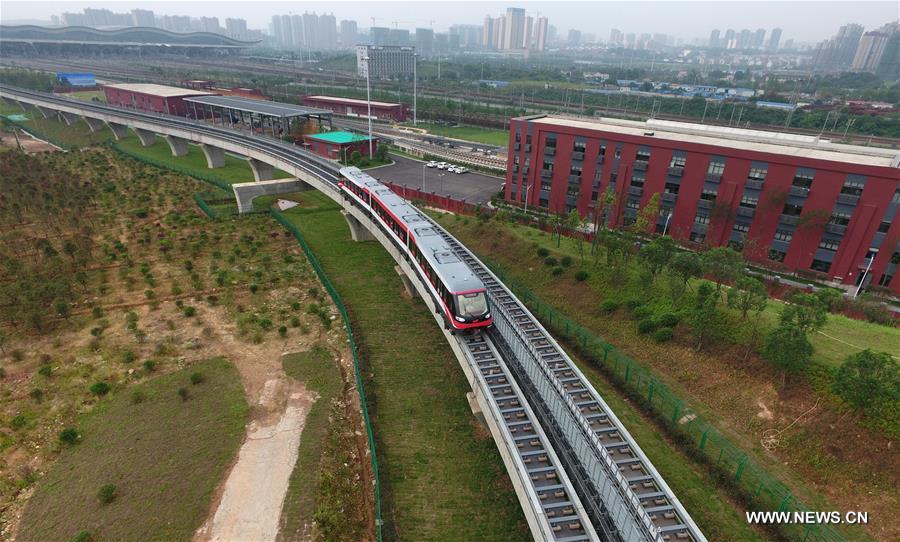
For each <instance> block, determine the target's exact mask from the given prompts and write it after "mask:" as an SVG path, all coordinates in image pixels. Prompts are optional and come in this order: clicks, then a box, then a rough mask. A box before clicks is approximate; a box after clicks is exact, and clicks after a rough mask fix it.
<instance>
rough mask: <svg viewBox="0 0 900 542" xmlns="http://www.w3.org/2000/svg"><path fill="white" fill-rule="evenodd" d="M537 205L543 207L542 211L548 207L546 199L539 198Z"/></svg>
mask: <svg viewBox="0 0 900 542" xmlns="http://www.w3.org/2000/svg"><path fill="white" fill-rule="evenodd" d="M538 205H540V206H541V207H543V208H544V209H546V208H547V207H549V203H548V201H547V198H541V200H540V202H538Z"/></svg>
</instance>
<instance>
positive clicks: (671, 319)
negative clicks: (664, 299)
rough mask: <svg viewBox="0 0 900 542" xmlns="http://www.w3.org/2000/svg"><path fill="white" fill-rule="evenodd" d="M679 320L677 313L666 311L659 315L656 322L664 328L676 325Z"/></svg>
mask: <svg viewBox="0 0 900 542" xmlns="http://www.w3.org/2000/svg"><path fill="white" fill-rule="evenodd" d="M679 320H680V318H679V317H678V315H677V314H675V313H672V312H667V313H664V314H661V315H659V318H657V319H656V323H657V324H659V325H660V326H661V327H664V328H665V327H675V326H676V325H678V321H679Z"/></svg>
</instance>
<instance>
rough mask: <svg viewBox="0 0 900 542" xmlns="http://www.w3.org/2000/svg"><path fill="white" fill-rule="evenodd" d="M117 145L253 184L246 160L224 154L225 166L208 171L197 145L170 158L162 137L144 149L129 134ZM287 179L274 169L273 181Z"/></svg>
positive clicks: (234, 180)
mask: <svg viewBox="0 0 900 542" xmlns="http://www.w3.org/2000/svg"><path fill="white" fill-rule="evenodd" d="M118 145H119V146H120V147H122V148H123V149H125V150H127V151H130V152H133V153H136V154H140V155H141V156H146V157H147V158H150V159H152V160H155V161H157V162H161V163H163V164H172V165H174V166H176V167H179V168H183V169H186V170H188V171H189V172H190V171H195V172H197V173H202V174H204V175H213V176H215V177H218V178H219V179H221V180H223V181H225V182H227V183H230V184H233V183H248V182H253V171H252V170H251V169H250V164H248V163H247V161H246V160H242V159H240V158H237V157H235V156H232V155H230V154H228V153H226V154H225V165H224V166H223V167H220V168H216V169H209V168H208V167H206V156H204V154H203V151H202V150H201V149H200V147H199V146H197V145H188V152H187V154H185V155H184V156H172V150H171V149H170V148H169V144H168V143H166V140H165V139H163V138H162V137H157V138H156V141H155V142H154V143H153V144H152V145H150V146H147V147H144V146H142V145H141V142H140V140H139V139H138V137H137V136H136V135H134V134H129V135H128V137H126V138H124V139H123V140H121V141H119V142H118ZM287 177H290V175H288V174H287V173H285V172H284V171H281V170H280V169H276V170H275V172H274V173H273V175H272V178H274V179H285V178H287Z"/></svg>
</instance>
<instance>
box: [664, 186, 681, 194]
mask: <svg viewBox="0 0 900 542" xmlns="http://www.w3.org/2000/svg"><path fill="white" fill-rule="evenodd" d="M679 190H681V185H679V184H676V183H666V187H665V192H666V194H677V193H678V191H679Z"/></svg>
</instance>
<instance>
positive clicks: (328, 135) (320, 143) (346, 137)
mask: <svg viewBox="0 0 900 542" xmlns="http://www.w3.org/2000/svg"><path fill="white" fill-rule="evenodd" d="M303 144H304V146H306V147H307V148H308V149H309V150H311V151H313V152H314V153H316V154H321V155H322V156H324V157H326V158H331V159H332V160H340V159H343V158H344V157H346V158H350V156H351V155H352V154H353V153H354V152H355V151H359V153H360V154H362V155H363V156H368V155H369V138H368V137H367V136H363V135H357V134H354V133H352V132H322V133H320V134H308V135H305V136H303ZM377 150H378V139H377V138H372V153H373V154H374V153H375V151H377Z"/></svg>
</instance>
